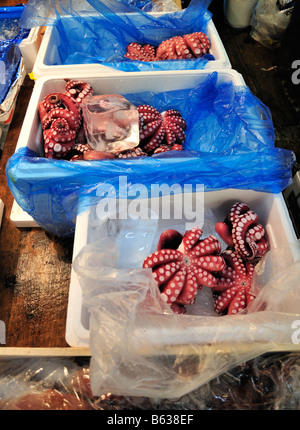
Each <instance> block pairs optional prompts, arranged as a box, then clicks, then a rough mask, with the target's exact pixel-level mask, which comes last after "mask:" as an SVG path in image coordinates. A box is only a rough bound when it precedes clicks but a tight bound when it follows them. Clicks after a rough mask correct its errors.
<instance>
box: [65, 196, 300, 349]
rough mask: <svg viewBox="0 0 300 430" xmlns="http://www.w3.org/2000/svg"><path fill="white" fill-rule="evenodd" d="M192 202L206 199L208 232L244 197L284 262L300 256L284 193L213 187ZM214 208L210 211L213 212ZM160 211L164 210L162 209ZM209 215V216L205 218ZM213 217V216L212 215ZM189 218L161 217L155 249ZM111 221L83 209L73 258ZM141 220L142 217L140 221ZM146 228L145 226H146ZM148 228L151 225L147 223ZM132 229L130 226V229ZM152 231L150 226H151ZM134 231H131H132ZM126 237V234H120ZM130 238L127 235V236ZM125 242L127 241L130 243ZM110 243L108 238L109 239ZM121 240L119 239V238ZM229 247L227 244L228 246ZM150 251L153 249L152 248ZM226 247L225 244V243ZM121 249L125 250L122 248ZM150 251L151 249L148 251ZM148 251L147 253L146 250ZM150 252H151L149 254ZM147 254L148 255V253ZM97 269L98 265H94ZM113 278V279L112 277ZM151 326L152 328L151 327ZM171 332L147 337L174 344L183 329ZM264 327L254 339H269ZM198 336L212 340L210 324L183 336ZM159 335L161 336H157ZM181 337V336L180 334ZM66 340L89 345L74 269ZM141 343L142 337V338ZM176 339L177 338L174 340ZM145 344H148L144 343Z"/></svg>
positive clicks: (86, 317)
mask: <svg viewBox="0 0 300 430" xmlns="http://www.w3.org/2000/svg"><path fill="white" fill-rule="evenodd" d="M193 198H194V200H193V205H194V207H197V206H196V204H197V203H196V204H195V202H196V198H198V199H201V198H202V199H203V202H204V210H205V215H204V225H203V230H204V231H205V229H206V228H207V229H208V231H207V234H215V235H216V233H215V232H214V229H213V228H214V223H213V222H212V221H211V219H213V220H220V221H222V220H224V219H225V217H226V215H227V214H228V213H229V210H230V208H231V206H232V204H234V203H235V202H236V201H242V202H245V203H247V204H248V205H249V206H250V207H251V209H252V210H254V211H255V212H256V213H257V214H258V216H259V220H260V223H261V224H262V225H263V226H264V228H265V230H266V234H267V237H268V240H269V243H270V249H271V250H272V249H275V248H279V247H284V248H286V249H287V251H286V253H285V257H284V259H285V261H284V263H285V264H286V265H287V266H288V265H290V264H292V262H293V261H294V260H295V259H296V258H297V259H298V258H299V253H300V250H296V251H295V250H294V248H293V247H292V245H291V244H292V243H293V242H294V241H295V240H296V236H295V233H294V230H293V226H292V224H291V220H290V218H289V214H288V211H287V209H286V206H285V204H284V200H283V197H282V194H277V195H274V194H271V193H261V192H256V191H251V190H238V189H228V190H222V191H213V192H205V193H202V195H198V196H197V194H194V195H193ZM170 201H171V211H170V212H171V214H172V213H173V210H174V206H175V207H176V205H177V204H178V200H177V203H175V197H174V196H173V197H171V199H170ZM164 205H169V200H168V198H164V197H161V198H160V207H161V208H163V207H164ZM149 207H152V206H151V201H150V200H149ZM210 211H211V212H210ZM182 212H183V214H184V213H186V212H185V211H184V210H183V211H182ZM160 213H164V212H163V211H161V212H160ZM207 217H208V219H206V218H207ZM210 217H211V219H210ZM187 221H188V222H190V220H188V219H187V217H184V216H183V217H182V219H180V220H176V219H170V220H164V219H161V218H159V220H158V223H157V233H156V235H155V239H154V240H153V242H154V249H155V244H156V243H157V240H158V237H159V234H160V233H161V232H162V231H164V230H166V229H168V228H175V229H177V230H178V231H180V232H181V233H183V232H184V231H185V230H186V223H187ZM107 222H109V221H107V220H106V221H105V220H104V221H103V222H102V223H101V220H100V219H99V210H98V209H97V206H93V207H91V208H90V209H89V210H87V211H85V212H83V213H82V214H81V215H79V216H78V217H77V222H76V231H75V238H74V249H73V260H74V259H75V258H76V256H77V255H78V253H79V252H80V251H81V249H82V248H83V247H84V246H85V245H88V244H91V243H93V242H96V241H97V240H99V239H101V238H102V237H106V234H107V233H106V228H105V223H107ZM114 222H115V221H111V230H113V231H118V227H115V228H114V225H116V226H117V224H114ZM139 222H141V223H142V221H139ZM145 228H146V227H145ZM147 228H148V229H149V226H148V227H147ZM128 231H129V232H130V233H131V230H128ZM149 231H150V230H149ZM131 234H132V233H131ZM206 236H207V235H203V237H206ZM121 237H123V236H121ZM126 240H127V242H128V239H127V238H126ZM127 242H126V243H127ZM106 243H108V241H107V242H106ZM119 243H120V241H119ZM290 246H291V248H290ZM225 247H226V246H225ZM120 249H122V243H121V246H120ZM140 249H142V246H141V245H140V244H139V247H138V251H137V250H136V252H138V253H137V254H136V255H140ZM154 249H152V250H151V252H153V250H154ZM223 249H225V248H224V244H223ZM120 252H122V251H120ZM129 252H130V250H129V249H128V247H127V246H126V247H125V246H124V248H123V253H124V258H125V259H128V253H129ZM149 253H150V252H149ZM146 254H147V253H146ZM147 255H148V254H147ZM147 255H145V257H146V256H147ZM120 257H121V258H122V254H120ZM133 259H134V261H137V260H138V258H137V259H136V258H134V257H133ZM137 264H138V267H136V268H137V269H138V268H141V264H140V262H139V263H137ZM95 269H96V267H95ZM112 282H113V281H112ZM148 330H149V329H148ZM215 330H218V332H220V328H218V327H215ZM223 334H224V341H230V339H231V340H232V333H228V332H226V325H225V327H224V333H223ZM170 335H171V333H170V332H169V334H168V332H167V331H166V332H165V333H161V332H160V334H159V335H158V334H157V333H156V334H155V329H154V331H153V336H152V335H151V334H149V333H148V334H147V338H149V337H152V338H153V345H155V344H156V342H157V341H158V342H159V343H160V346H161V347H162V346H163V345H164V344H165V345H168V344H172V342H173V341H175V339H176V338H177V335H178V336H179V338H180V333H177V334H176V333H175V332H173V334H172V336H175V337H174V338H173V339H172V338H171V337H170ZM209 335H210V336H212V338H213V337H214V328H213V326H212V328H211V331H210V332H209ZM255 336H261V338H257V339H255ZM263 336H264V335H263V331H262V334H260V333H259V330H257V331H256V332H255V333H254V334H253V341H259V342H264V341H265V342H267V339H263ZM193 337H194V339H197V342H198V343H200V344H201V343H204V344H205V343H207V342H208V343H209V339H208V337H209V336H208V333H207V327H205V329H204V330H202V331H201V330H198V329H197V333H195V331H193V330H191V332H190V333H189V332H187V333H185V335H184V340H185V341H186V343H187V345H188V344H189V343H190V342H191V343H192V338H193ZM158 339H159V340H158ZM181 339H182V336H181ZM66 341H67V343H68V344H69V345H70V346H73V347H87V346H88V344H89V312H88V310H87V309H86V308H85V307H84V306H83V304H82V289H81V285H80V282H79V279H78V276H77V274H76V272H75V271H74V269H72V274H71V283H70V291H69V302H68V314H67V324H66ZM139 341H141V343H142V338H141V339H139ZM175 343H176V341H175ZM144 346H145V345H144ZM150 349H151V348H150Z"/></svg>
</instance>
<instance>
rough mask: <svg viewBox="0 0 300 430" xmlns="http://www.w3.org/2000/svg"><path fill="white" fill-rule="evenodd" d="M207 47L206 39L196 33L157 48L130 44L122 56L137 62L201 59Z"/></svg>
mask: <svg viewBox="0 0 300 430" xmlns="http://www.w3.org/2000/svg"><path fill="white" fill-rule="evenodd" d="M209 47H210V44H209V39H208V37H207V36H206V35H205V34H204V33H202V32H199V31H198V32H194V33H191V34H186V35H183V36H173V37H171V38H169V39H166V40H163V41H162V42H161V43H160V44H159V46H158V47H157V48H155V47H154V46H153V45H150V44H145V45H141V44H139V43H137V42H132V43H130V44H129V45H128V46H127V51H126V53H125V55H124V56H125V57H126V58H129V59H131V60H138V61H162V60H186V59H191V58H198V57H201V56H202V55H204V54H206V53H207V52H208V51H209Z"/></svg>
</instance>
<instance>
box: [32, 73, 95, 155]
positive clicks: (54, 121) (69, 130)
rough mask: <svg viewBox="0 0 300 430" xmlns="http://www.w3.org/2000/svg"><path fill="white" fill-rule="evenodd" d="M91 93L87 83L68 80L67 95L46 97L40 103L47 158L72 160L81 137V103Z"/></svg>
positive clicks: (56, 94)
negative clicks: (75, 146)
mask: <svg viewBox="0 0 300 430" xmlns="http://www.w3.org/2000/svg"><path fill="white" fill-rule="evenodd" d="M92 91H93V89H92V87H91V85H90V84H88V83H86V82H83V81H78V80H69V81H68V82H67V84H66V91H65V92H64V93H62V92H55V93H50V94H47V95H46V96H45V97H44V99H43V100H42V101H41V102H40V103H39V105H38V111H39V116H40V119H41V125H42V129H43V136H44V151H45V157H46V158H54V159H69V158H70V157H71V154H72V150H73V147H74V145H75V142H76V138H77V137H78V136H81V135H82V116H81V108H80V103H81V101H82V100H83V98H84V97H86V96H87V95H89V94H91V93H92ZM78 140H80V139H78Z"/></svg>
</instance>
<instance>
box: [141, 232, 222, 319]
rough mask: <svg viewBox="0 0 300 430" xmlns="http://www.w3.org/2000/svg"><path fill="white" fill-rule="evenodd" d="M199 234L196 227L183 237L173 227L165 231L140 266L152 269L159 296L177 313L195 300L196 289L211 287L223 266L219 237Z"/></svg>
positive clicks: (182, 311) (183, 310) (181, 311)
mask: <svg viewBox="0 0 300 430" xmlns="http://www.w3.org/2000/svg"><path fill="white" fill-rule="evenodd" d="M201 236H202V230H201V229H200V228H197V227H194V228H193V229H191V230H188V231H186V232H185V233H184V235H183V236H182V235H181V234H180V233H179V232H178V231H176V230H166V231H165V232H163V233H162V235H161V236H160V239H159V242H158V245H157V250H156V251H155V252H154V253H152V254H150V255H149V256H148V257H147V258H146V259H145V260H144V263H143V268H150V269H152V273H153V277H154V279H155V280H156V282H157V284H158V287H159V289H160V292H161V294H162V297H163V298H164V299H165V300H166V302H167V303H169V304H170V305H171V308H172V309H173V311H174V312H176V313H184V312H185V311H186V308H185V305H191V304H193V303H194V302H195V296H196V294H197V290H200V289H201V288H202V287H203V286H207V287H211V288H212V287H214V285H215V284H216V282H217V278H216V273H218V272H221V271H222V270H223V269H224V267H225V262H224V259H223V257H221V256H220V255H219V253H220V251H221V245H220V243H219V241H218V239H217V238H216V237H215V236H213V235H210V236H208V237H207V238H205V239H201Z"/></svg>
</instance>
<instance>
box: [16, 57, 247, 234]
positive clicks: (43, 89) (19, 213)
mask: <svg viewBox="0 0 300 430" xmlns="http://www.w3.org/2000/svg"><path fill="white" fill-rule="evenodd" d="M77 70H78V71H77V73H76V72H74V71H73V72H72V73H71V72H70V73H67V74H66V75H65V74H64V75H60V76H57V77H53V76H52V75H51V76H48V77H47V76H44V77H40V78H39V79H37V81H36V84H35V87H34V89H33V92H32V96H31V99H30V102H29V105H28V109H27V112H26V116H25V118H24V122H23V126H22V129H21V133H20V135H19V139H18V142H17V146H16V150H18V149H19V148H21V147H24V146H28V147H29V148H30V149H32V150H34V151H36V152H37V153H39V154H42V153H43V151H42V147H41V126H40V122H39V116H38V111H37V108H38V103H39V102H40V101H41V100H42V99H43V98H44V97H45V95H47V94H49V93H51V92H53V91H63V90H64V87H65V78H70V79H71V78H74V79H76V78H78V79H83V80H85V81H87V82H89V83H91V84H92V86H93V88H94V93H95V94H103V92H104V91H105V93H106V94H118V93H123V94H124V93H137V92H140V91H145V88H148V89H149V90H151V91H156V92H161V88H163V89H164V91H168V90H175V89H179V88H191V87H193V86H194V85H197V84H198V83H200V82H203V81H204V80H205V79H206V78H207V76H208V75H209V74H210V73H211V72H212V71H209V70H198V71H197V70H196V71H194V70H193V71H186V72H185V73H183V74H182V75H181V79H180V81H179V80H178V74H177V71H170V72H169V73H167V74H166V73H164V72H155V73H153V72H143V73H142V72H130V73H129V72H128V73H125V72H123V73H122V74H120V73H119V74H117V75H102V76H99V75H98V76H97V74H94V73H93V72H90V71H89V72H86V70H87V66H86V65H82V66H78V67H77ZM224 82H232V83H233V84H234V85H235V86H236V87H239V86H241V85H244V84H245V83H244V80H243V78H242V76H241V75H240V74H239V73H238V72H236V71H234V70H232V69H222V70H219V71H218V83H224ZM24 174H25V175H30V172H24ZM10 219H11V221H12V222H13V223H14V224H15V225H16V226H17V227H36V226H37V224H36V222H35V221H34V220H33V218H32V217H31V216H30V215H28V214H27V213H26V212H25V211H24V210H23V209H22V208H20V206H19V205H18V203H17V202H16V201H14V203H13V206H12V211H11V214H10Z"/></svg>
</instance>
